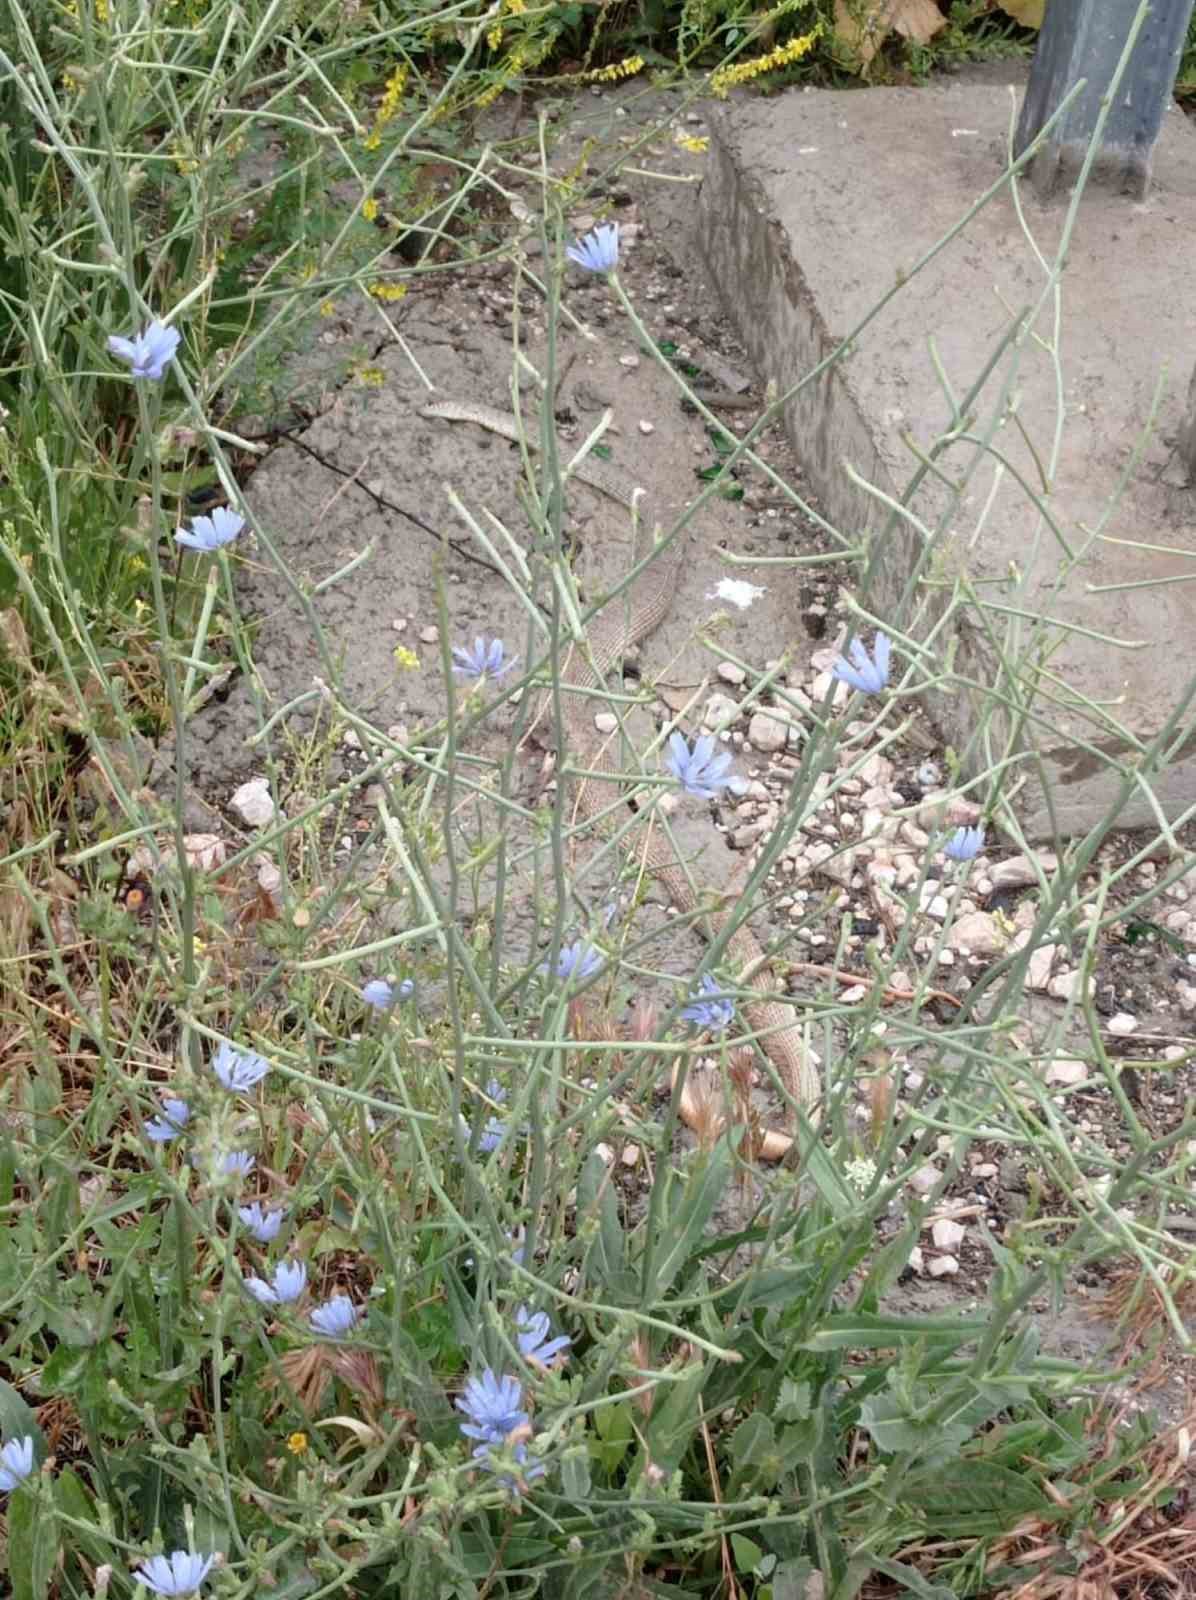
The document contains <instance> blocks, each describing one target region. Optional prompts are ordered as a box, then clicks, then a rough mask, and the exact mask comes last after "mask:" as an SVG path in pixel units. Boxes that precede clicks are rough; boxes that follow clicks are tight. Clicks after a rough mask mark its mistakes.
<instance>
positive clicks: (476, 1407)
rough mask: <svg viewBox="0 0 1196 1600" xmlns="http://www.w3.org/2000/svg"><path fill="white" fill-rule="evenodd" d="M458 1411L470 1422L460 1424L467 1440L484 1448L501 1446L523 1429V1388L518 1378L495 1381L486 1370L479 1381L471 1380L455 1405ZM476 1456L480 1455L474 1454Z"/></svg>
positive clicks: (477, 1451)
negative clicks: (481, 1444) (471, 1440)
mask: <svg viewBox="0 0 1196 1600" xmlns="http://www.w3.org/2000/svg"><path fill="white" fill-rule="evenodd" d="M456 1405H457V1410H458V1411H460V1412H461V1413H462V1415H463V1416H466V1417H468V1418H469V1421H468V1422H462V1423H459V1424H458V1426H459V1427H460V1429H461V1432H462V1433H463V1434H464V1435H465V1437H466V1438H467V1439H480V1440H481V1441H482V1443H483V1446H485V1445H487V1444H502V1442H503V1440H504V1439H506V1437H507V1436H508V1434H511V1433H514V1431H515V1429H516V1428H525V1427H526V1426H527V1422H528V1416H527V1412H526V1411H524V1410H523V1387H522V1385H521V1384H520V1383H519V1380H518V1379H517V1378H507V1377H503V1378H498V1377H496V1376H495V1375H494V1373H493V1371H492V1370H491V1369H490V1368H489V1367H487V1368H486V1370H485V1372H483V1373H482V1376H481V1377H480V1378H470V1379H469V1381H468V1382H467V1383H466V1385H465V1392H464V1394H462V1396H461V1398H460V1399H459V1400H458V1401H457V1402H456ZM474 1454H475V1455H481V1454H483V1451H481V1450H475V1451H474Z"/></svg>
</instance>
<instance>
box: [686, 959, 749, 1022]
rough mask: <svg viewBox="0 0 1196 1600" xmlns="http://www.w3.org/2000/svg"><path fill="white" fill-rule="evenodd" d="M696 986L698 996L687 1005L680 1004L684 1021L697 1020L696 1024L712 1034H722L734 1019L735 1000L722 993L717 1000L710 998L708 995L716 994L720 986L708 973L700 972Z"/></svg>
mask: <svg viewBox="0 0 1196 1600" xmlns="http://www.w3.org/2000/svg"><path fill="white" fill-rule="evenodd" d="M697 987H699V998H696V1000H691V1002H689V1005H684V1006H681V1016H683V1018H684V1019H686V1022H697V1026H699V1027H705V1029H708V1030H710V1032H712V1034H723V1032H724V1030H726V1029H728V1027H731V1022H732V1021H734V1016H736V1002H734V1000H732V998H731V995H723V997H721V998H718V1000H712V998H710V995H716V994H718V992H720V987H721V986H720V984H716V982H715V979H713V978H712V976H710V973H702V978H700V979H699V984H697ZM702 997H705V998H702Z"/></svg>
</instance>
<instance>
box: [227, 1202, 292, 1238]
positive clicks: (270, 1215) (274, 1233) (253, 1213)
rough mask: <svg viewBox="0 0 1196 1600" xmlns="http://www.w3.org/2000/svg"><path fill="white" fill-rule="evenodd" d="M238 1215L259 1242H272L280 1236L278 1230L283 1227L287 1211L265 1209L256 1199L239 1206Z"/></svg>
mask: <svg viewBox="0 0 1196 1600" xmlns="http://www.w3.org/2000/svg"><path fill="white" fill-rule="evenodd" d="M237 1215H238V1216H239V1217H240V1219H241V1221H242V1222H243V1223H244V1224H245V1226H246V1227H247V1228H248V1229H249V1231H250V1233H251V1234H252V1235H253V1237H254V1238H255V1239H256V1240H257V1242H258V1244H272V1243H273V1242H274V1240H275V1239H277V1238H278V1230H279V1229H280V1228H281V1227H282V1222H283V1218H284V1217H285V1216H286V1212H285V1211H282V1210H278V1211H263V1210H262V1204H261V1201H260V1200H255V1201H254V1202H253V1204H252V1205H249V1206H238V1207H237Z"/></svg>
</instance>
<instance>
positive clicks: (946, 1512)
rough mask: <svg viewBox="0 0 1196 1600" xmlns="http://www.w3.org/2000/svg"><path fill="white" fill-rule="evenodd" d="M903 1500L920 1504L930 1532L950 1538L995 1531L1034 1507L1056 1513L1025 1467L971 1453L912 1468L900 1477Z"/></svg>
mask: <svg viewBox="0 0 1196 1600" xmlns="http://www.w3.org/2000/svg"><path fill="white" fill-rule="evenodd" d="M901 1503H902V1505H912V1506H916V1507H917V1508H918V1509H919V1510H920V1511H921V1513H922V1515H923V1516H924V1517H925V1519H926V1523H927V1526H928V1528H929V1530H930V1532H931V1533H933V1534H934V1535H936V1536H937V1537H940V1538H949V1539H973V1538H986V1537H991V1536H993V1535H995V1534H998V1533H1003V1532H1004V1531H1005V1530H1006V1529H1007V1528H1009V1527H1011V1526H1012V1525H1013V1524H1014V1523H1015V1522H1017V1520H1018V1518H1019V1517H1023V1516H1027V1515H1029V1514H1030V1513H1034V1514H1036V1515H1038V1516H1041V1517H1044V1518H1046V1519H1047V1520H1048V1521H1050V1520H1053V1518H1054V1516H1055V1515H1056V1514H1057V1508H1055V1507H1054V1506H1053V1505H1052V1504H1051V1503H1050V1502H1049V1501H1048V1500H1047V1497H1046V1495H1045V1494H1044V1493H1043V1491H1042V1489H1041V1488H1040V1487H1039V1486H1038V1484H1037V1483H1036V1482H1035V1481H1034V1480H1033V1479H1032V1478H1029V1477H1027V1476H1026V1474H1025V1473H1024V1472H1014V1471H1011V1470H1010V1469H1009V1468H1008V1467H1002V1466H998V1465H997V1464H996V1463H995V1462H992V1461H982V1460H976V1459H974V1458H973V1457H971V1456H968V1457H966V1458H965V1459H964V1460H962V1461H960V1460H956V1461H953V1462H952V1463H951V1464H950V1466H946V1467H939V1466H933V1467H919V1468H917V1469H916V1470H915V1471H913V1472H911V1473H909V1474H908V1476H907V1477H905V1478H904V1479H903V1480H902V1483H901Z"/></svg>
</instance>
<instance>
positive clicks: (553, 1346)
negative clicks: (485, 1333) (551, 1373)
mask: <svg viewBox="0 0 1196 1600" xmlns="http://www.w3.org/2000/svg"><path fill="white" fill-rule="evenodd" d="M515 1341H516V1343H517V1344H518V1346H519V1354H520V1355H521V1356H522V1357H523V1359H524V1360H525V1361H537V1362H539V1364H540V1365H541V1366H542V1367H546V1366H547V1365H548V1363H549V1362H550V1361H552V1360H553V1359H554V1358H555V1357H556V1356H559V1355H560V1353H561V1352H562V1350H567V1349H568V1348H569V1346H570V1345H571V1344H572V1343H573V1341H572V1339H569V1338H567V1337H566V1336H565V1335H564V1334H563V1333H561V1334H558V1335H557V1337H556V1338H555V1339H554V1338H553V1337H552V1325H551V1323H550V1322H549V1320H548V1313H547V1312H546V1311H531V1310H529V1309H528V1307H527V1306H520V1307H519V1309H518V1311H516V1313H515Z"/></svg>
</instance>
